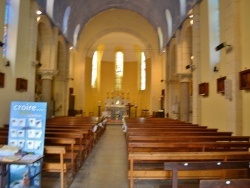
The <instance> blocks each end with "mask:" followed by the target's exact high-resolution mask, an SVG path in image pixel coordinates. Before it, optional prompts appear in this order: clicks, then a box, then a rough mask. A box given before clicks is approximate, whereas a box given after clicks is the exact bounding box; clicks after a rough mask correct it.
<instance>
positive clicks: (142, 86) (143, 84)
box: [140, 52, 146, 90]
mask: <svg viewBox="0 0 250 188" xmlns="http://www.w3.org/2000/svg"><path fill="white" fill-rule="evenodd" d="M140 89H141V90H145V89H146V57H145V54H144V52H141V84H140Z"/></svg>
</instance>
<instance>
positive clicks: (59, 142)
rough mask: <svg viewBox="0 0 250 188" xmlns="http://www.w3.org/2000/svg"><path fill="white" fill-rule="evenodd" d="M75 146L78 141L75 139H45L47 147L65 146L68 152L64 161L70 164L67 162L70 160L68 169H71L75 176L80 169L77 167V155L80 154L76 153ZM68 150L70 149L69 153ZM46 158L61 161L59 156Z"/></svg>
mask: <svg viewBox="0 0 250 188" xmlns="http://www.w3.org/2000/svg"><path fill="white" fill-rule="evenodd" d="M75 144H76V140H75V139H74V138H58V137H45V146H51V145H52V146H64V147H65V149H66V152H65V154H64V160H65V163H68V162H67V161H68V160H69V163H70V164H68V165H67V166H68V169H71V174H72V176H74V175H75V174H76V172H77V170H78V169H79V166H77V161H76V158H77V155H78V153H75ZM67 148H70V149H69V150H68V151H67ZM45 158H47V159H48V160H49V159H53V160H55V159H59V157H58V155H54V156H52V155H50V156H49V157H48V156H45Z"/></svg>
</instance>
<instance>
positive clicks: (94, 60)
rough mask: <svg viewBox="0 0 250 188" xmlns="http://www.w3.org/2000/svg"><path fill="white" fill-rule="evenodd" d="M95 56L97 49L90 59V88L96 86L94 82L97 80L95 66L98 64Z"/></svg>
mask: <svg viewBox="0 0 250 188" xmlns="http://www.w3.org/2000/svg"><path fill="white" fill-rule="evenodd" d="M97 56H98V54H97V51H95V52H94V55H93V59H92V75H91V87H92V88H96V82H97V66H98V59H97Z"/></svg>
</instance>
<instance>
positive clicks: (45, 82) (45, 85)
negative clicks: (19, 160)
mask: <svg viewBox="0 0 250 188" xmlns="http://www.w3.org/2000/svg"><path fill="white" fill-rule="evenodd" d="M39 74H41V75H42V101H43V102H47V118H50V117H51V116H52V114H53V104H52V80H53V76H54V75H55V74H56V72H55V71H54V70H39Z"/></svg>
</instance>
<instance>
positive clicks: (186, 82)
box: [179, 74, 191, 122]
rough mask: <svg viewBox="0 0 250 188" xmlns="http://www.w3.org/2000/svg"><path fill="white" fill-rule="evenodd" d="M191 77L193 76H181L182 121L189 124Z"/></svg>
mask: <svg viewBox="0 0 250 188" xmlns="http://www.w3.org/2000/svg"><path fill="white" fill-rule="evenodd" d="M190 77H191V74H180V75H179V78H180V120H181V121H185V122H189V116H190Z"/></svg>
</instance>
